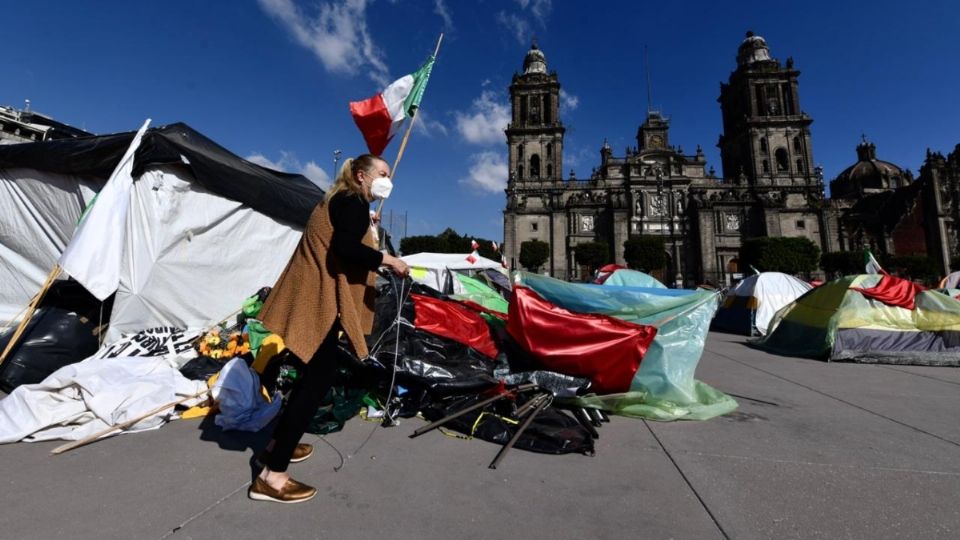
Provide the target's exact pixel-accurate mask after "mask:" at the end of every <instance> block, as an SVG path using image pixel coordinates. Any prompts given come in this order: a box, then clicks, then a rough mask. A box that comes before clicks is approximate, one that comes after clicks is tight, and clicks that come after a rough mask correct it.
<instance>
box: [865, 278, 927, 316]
mask: <svg viewBox="0 0 960 540" xmlns="http://www.w3.org/2000/svg"><path fill="white" fill-rule="evenodd" d="M850 288H851V289H853V290H855V291H857V292H859V293H860V294H862V295H864V296H866V297H867V298H873V299H874V300H879V301H881V302H883V303H884V304H887V305H888V306H897V307H902V308H906V309H911V310H912V309H914V308H915V307H917V305H916V303H915V299H916V296H917V294H918V293H920V292H921V291H924V290H926V288H925V287H923V286H922V285H917V284H916V283H914V282H912V281H907V280H905V279H903V278H898V277H895V276H891V275H884V276H883V277H882V278H880V281H879V282H878V283H877V284H876V285H874V286H873V287H871V288H869V289H861V288H859V287H850Z"/></svg>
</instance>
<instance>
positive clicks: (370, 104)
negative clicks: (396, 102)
mask: <svg viewBox="0 0 960 540" xmlns="http://www.w3.org/2000/svg"><path fill="white" fill-rule="evenodd" d="M350 114H351V115H352V116H353V121H354V122H356V124H357V127H358V128H360V133H362V134H363V139H364V140H365V141H367V149H368V150H370V153H371V154H373V155H375V156H379V155H380V154H382V153H383V151H384V149H386V147H387V143H389V142H390V138H391V137H390V125H391V124H392V123H393V121H392V119H391V118H390V111H388V110H387V104H386V103H384V101H383V95H382V94H377V95H375V96H373V97H372V98H370V99H365V100H363V101H351V102H350Z"/></svg>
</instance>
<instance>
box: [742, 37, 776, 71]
mask: <svg viewBox="0 0 960 540" xmlns="http://www.w3.org/2000/svg"><path fill="white" fill-rule="evenodd" d="M770 60H772V58H771V57H770V48H769V47H767V41H766V40H765V39H763V38H762V37H760V36H758V35H755V34H754V33H753V32H747V37H746V38H745V39H744V40H743V43H741V44H740V48H739V49H737V65H738V66H749V65H750V64H755V63H757V62H769V61H770Z"/></svg>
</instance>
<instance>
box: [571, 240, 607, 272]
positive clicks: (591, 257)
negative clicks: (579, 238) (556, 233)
mask: <svg viewBox="0 0 960 540" xmlns="http://www.w3.org/2000/svg"><path fill="white" fill-rule="evenodd" d="M575 258H576V260H577V264H579V265H581V266H586V267H588V268H589V269H590V272H593V271H594V270H596V269H597V268H600V266H601V265H603V264H604V263H606V262H607V261H609V260H610V246H608V245H607V243H606V242H584V243H582V244H577V250H576V252H575Z"/></svg>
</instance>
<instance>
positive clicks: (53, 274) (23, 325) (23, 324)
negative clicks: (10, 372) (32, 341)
mask: <svg viewBox="0 0 960 540" xmlns="http://www.w3.org/2000/svg"><path fill="white" fill-rule="evenodd" d="M61 272H63V269H62V268H60V265H59V264H56V265H54V266H53V270H51V271H50V274H49V275H47V280H46V281H44V282H43V286H42V287H40V292H38V293H37V295H36V296H34V297H33V300H32V301H31V302H30V305H29V306H28V307H27V310H26V312H25V313H24V315H23V319H21V320H20V324H19V325H18V326H17V329H16V331H14V332H13V335H12V336H10V341H9V342H7V346H6V348H4V349H3V354H0V365H3V361H4V360H6V359H7V355H9V354H10V351H12V350H13V348H14V346H16V344H17V341H19V340H20V336H22V335H23V332H24V331H25V330H26V329H27V325H28V324H30V319H31V318H32V317H33V314H34V312H35V311H36V310H37V306H39V305H40V301H42V300H43V297H44V296H45V295H46V294H47V291H49V290H50V287H51V286H52V285H53V282H54V281H56V279H57V278H58V277H60V273H61Z"/></svg>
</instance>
